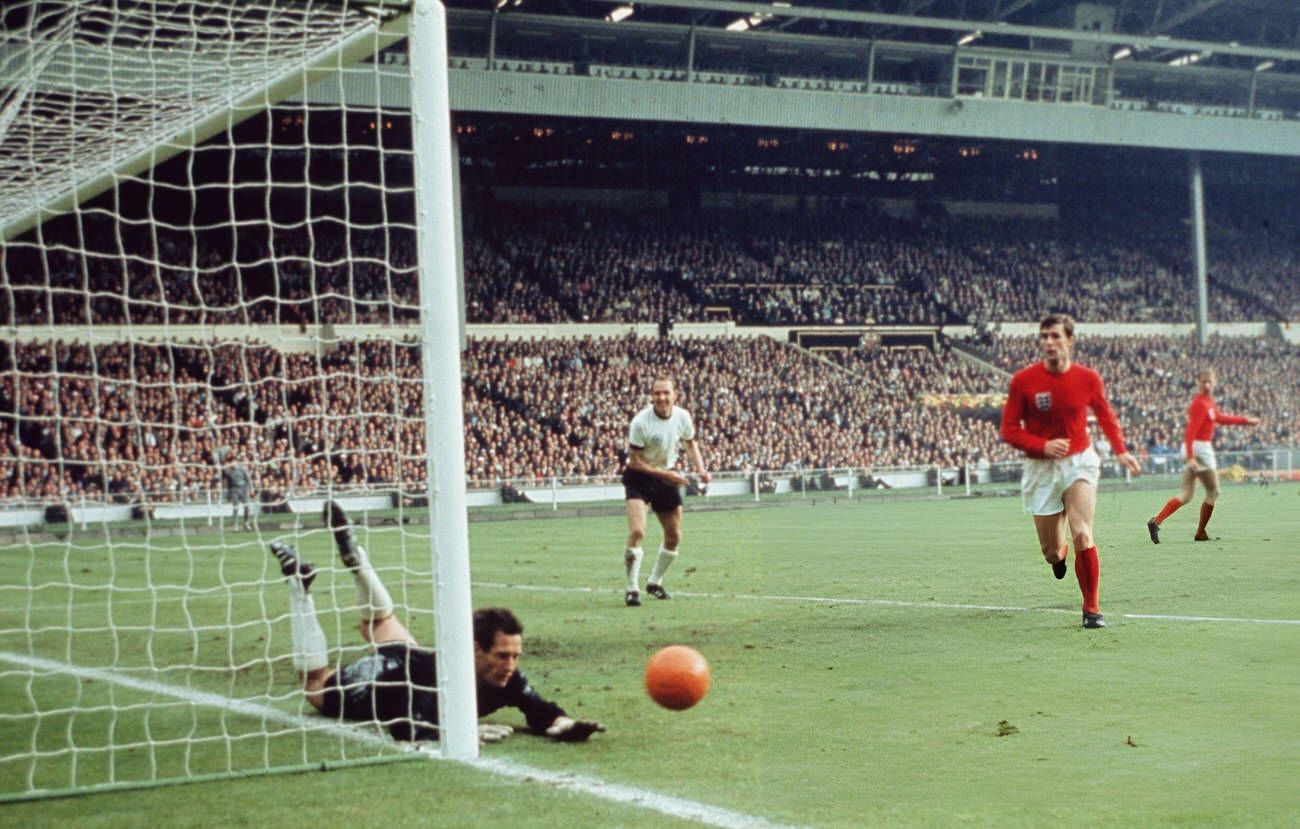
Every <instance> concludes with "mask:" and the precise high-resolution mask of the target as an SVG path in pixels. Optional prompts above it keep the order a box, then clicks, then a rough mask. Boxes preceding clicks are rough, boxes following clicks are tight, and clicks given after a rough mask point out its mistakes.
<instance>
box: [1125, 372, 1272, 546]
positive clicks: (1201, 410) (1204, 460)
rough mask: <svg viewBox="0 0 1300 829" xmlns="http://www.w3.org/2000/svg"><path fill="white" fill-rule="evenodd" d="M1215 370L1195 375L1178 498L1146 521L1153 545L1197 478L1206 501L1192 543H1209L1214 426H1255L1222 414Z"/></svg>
mask: <svg viewBox="0 0 1300 829" xmlns="http://www.w3.org/2000/svg"><path fill="white" fill-rule="evenodd" d="M1215 381H1216V378H1215V375H1214V369H1212V368H1207V369H1205V370H1204V371H1202V372H1201V373H1200V374H1198V375H1197V376H1196V388H1197V394H1196V396H1195V397H1193V398H1192V405H1191V407H1190V408H1188V410H1187V431H1186V432H1184V436H1183V460H1184V461H1185V462H1186V464H1187V465H1186V466H1184V467H1183V480H1182V487H1181V488H1180V490H1179V492H1178V494H1177V495H1175V496H1174V497H1173V498H1170V499H1169V500H1168V501H1166V502H1165V505H1164V507H1163V508H1162V509H1161V510H1160V514H1159V515H1157V516H1156V517H1155V518H1152V519H1151V520H1150V521H1148V522H1147V532H1148V533H1150V534H1151V542H1152V543H1153V544H1159V543H1160V525H1161V524H1162V523H1163V522H1164V520H1165V519H1166V518H1168V517H1169V516H1171V515H1173V514H1174V512H1175V511H1176V510H1177V509H1178V508H1179V507H1181V506H1182V505H1183V504H1186V503H1187V502H1188V501H1190V500H1192V494H1193V493H1194V492H1195V490H1196V481H1197V479H1198V478H1199V479H1200V481H1201V486H1203V487H1204V488H1205V500H1204V501H1203V502H1202V503H1201V518H1200V523H1198V524H1197V525H1196V535H1195V536H1193V540H1194V541H1209V540H1210V536H1209V534H1208V533H1206V532H1205V527H1206V525H1207V524H1209V523H1210V516H1211V515H1213V514H1214V505H1215V503H1216V502H1218V500H1219V472H1218V465H1217V464H1216V463H1215V460H1214V427H1215V426H1217V425H1218V424H1220V423H1226V424H1234V425H1240V426H1255V425H1258V423H1259V418H1257V417H1253V416H1249V417H1248V416H1245V415H1232V414H1225V413H1224V412H1221V411H1219V407H1218V404H1216V403H1215V402H1214V384H1215Z"/></svg>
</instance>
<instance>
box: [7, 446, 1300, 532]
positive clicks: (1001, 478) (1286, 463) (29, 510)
mask: <svg viewBox="0 0 1300 829" xmlns="http://www.w3.org/2000/svg"><path fill="white" fill-rule="evenodd" d="M1297 451H1298V450H1297V448H1296V447H1283V448H1275V449H1266V450H1252V451H1220V452H1219V453H1218V462H1219V476H1220V479H1221V480H1222V481H1224V482H1225V483H1235V482H1254V483H1262V484H1268V483H1273V482H1279V481H1300V471H1298V470H1297V469H1296V465H1295V461H1296V457H1297ZM1140 462H1141V465H1142V472H1141V475H1140V477H1141V478H1142V480H1144V481H1146V482H1147V483H1148V484H1149V485H1152V486H1156V485H1161V484H1165V485H1168V486H1171V487H1172V486H1177V480H1178V478H1179V476H1180V475H1181V474H1182V466H1183V465H1182V460H1181V458H1180V457H1179V456H1178V455H1177V454H1175V453H1158V454H1153V455H1143V456H1142V457H1141V459H1140ZM1020 471H1021V463H1020V462H1019V461H1014V462H1005V463H987V462H980V463H975V464H968V465H965V466H890V467H877V466H870V467H859V466H840V467H828V468H822V469H779V470H777V469H772V470H747V471H723V472H715V473H713V474H712V480H711V482H710V483H709V485H708V486H707V487H701V486H699V481H698V480H697V479H695V478H694V477H692V478H691V481H692V483H691V484H690V486H688V487H687V488H686V496H687V503H688V505H694V504H700V503H707V502H709V501H727V500H731V501H754V502H759V503H761V502H763V501H766V500H779V499H788V498H816V497H819V496H822V497H825V496H834V497H844V498H860V497H869V496H879V497H887V496H889V495H890V494H895V493H897V494H909V495H922V496H931V497H939V498H942V497H962V496H977V495H1010V494H1016V493H1017V492H1018V491H1019V486H1020ZM1102 478H1103V480H1106V479H1110V480H1114V479H1123V480H1124V481H1125V482H1132V481H1133V476H1132V475H1131V474H1130V473H1129V471H1128V470H1127V469H1125V468H1124V467H1123V466H1121V465H1120V464H1119V463H1118V462H1116V461H1115V460H1114V459H1113V458H1107V459H1105V460H1103V462H1102ZM327 499H333V500H337V501H339V502H340V503H341V504H342V505H343V506H344V508H345V509H347V510H348V511H349V512H350V513H352V514H354V515H364V514H365V513H369V512H391V511H393V510H396V509H398V508H399V507H402V508H405V509H408V510H411V509H413V510H422V509H423V508H424V507H426V506H427V504H428V498H427V495H426V494H425V493H424V492H423V490H422V489H420V488H416V487H411V486H407V487H406V488H404V489H402V488H398V487H392V486H389V487H385V486H382V485H374V486H368V487H350V488H347V489H333V490H330V491H321V490H309V491H304V492H296V493H291V494H289V495H288V496H276V497H271V496H269V495H268V496H266V497H263V498H261V499H255V501H254V503H252V504H251V505H250V508H251V511H252V516H253V519H254V520H255V521H256V520H260V519H261V518H263V517H268V516H269V517H273V518H275V519H276V520H277V521H284V520H289V521H291V522H293V523H311V522H314V521H316V520H318V518H319V516H320V513H321V507H322V506H323V505H324V503H325V501H326V500H327ZM622 500H623V486H622V483H621V482H620V480H619V476H617V475H605V476H578V477H558V476H552V477H534V478H526V479H525V478H510V479H492V480H470V481H468V482H467V490H466V503H467V505H468V506H469V507H470V508H472V509H473V508H491V507H498V506H502V505H508V504H534V505H537V506H538V507H539V508H542V509H545V508H549V509H551V510H553V511H554V510H558V509H560V507H561V506H572V505H576V504H593V503H599V502H617V501H622ZM235 512H236V509H235V507H234V506H233V505H232V504H229V503H226V502H225V501H224V500H223V498H222V492H221V490H194V491H189V492H185V493H174V492H171V493H154V494H145V495H138V494H136V495H126V494H122V495H119V496H117V497H116V498H113V499H108V500H102V499H95V498H89V497H83V498H79V499H73V500H66V501H60V500H57V499H45V500H35V499H8V500H3V501H0V528H6V529H9V530H13V531H21V530H23V529H27V530H35V529H40V528H42V527H53V526H60V527H61V526H72V527H78V528H81V529H86V528H88V527H90V526H92V525H94V526H100V525H114V524H126V523H128V522H135V523H137V524H140V523H146V524H148V523H152V522H158V523H161V524H177V523H179V524H186V525H188V526H190V527H191V528H193V529H196V530H202V529H204V528H212V529H221V528H224V527H225V526H226V525H227V524H231V525H235V524H242V522H243V508H242V507H240V508H239V509H238V520H235Z"/></svg>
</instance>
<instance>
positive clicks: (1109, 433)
mask: <svg viewBox="0 0 1300 829" xmlns="http://www.w3.org/2000/svg"><path fill="white" fill-rule="evenodd" d="M1092 376H1093V384H1092V402H1091V403H1089V404H1088V408H1090V409H1092V413H1093V414H1095V415H1096V416H1097V425H1098V426H1100V427H1101V431H1102V434H1104V435H1105V436H1106V440H1108V441H1110V448H1111V451H1112V452H1114V453H1115V454H1116V455H1123V454H1124V453H1125V452H1127V451H1128V447H1127V445H1126V444H1125V442H1124V430H1123V429H1121V428H1120V426H1119V418H1118V417H1116V416H1115V410H1114V409H1112V408H1111V407H1110V401H1109V400H1107V399H1106V389H1105V387H1104V385H1103V384H1102V381H1101V375H1100V374H1097V373H1096V372H1093V375H1092Z"/></svg>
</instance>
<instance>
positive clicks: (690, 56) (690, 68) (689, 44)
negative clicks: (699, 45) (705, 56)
mask: <svg viewBox="0 0 1300 829" xmlns="http://www.w3.org/2000/svg"><path fill="white" fill-rule="evenodd" d="M694 78H695V19H694V18H692V19H691V33H690V35H689V36H688V37H687V39H686V82H687V83H690V82H691V81H692V80H693V79H694Z"/></svg>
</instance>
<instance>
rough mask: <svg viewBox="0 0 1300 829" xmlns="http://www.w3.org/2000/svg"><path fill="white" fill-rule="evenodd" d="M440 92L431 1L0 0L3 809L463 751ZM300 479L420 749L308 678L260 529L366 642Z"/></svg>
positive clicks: (467, 746)
mask: <svg viewBox="0 0 1300 829" xmlns="http://www.w3.org/2000/svg"><path fill="white" fill-rule="evenodd" d="M448 100H449V96H448V90H447V48H446V22H445V11H444V9H443V7H442V5H441V3H440V2H438V0H415V2H401V3H395V2H390V1H389V0H369V2H365V3H358V2H351V0H333V1H331V2H322V1H321V0H209V2H205V3H196V2H181V0H149V2H122V0H68V2H64V3H50V2H37V1H36V0H31V2H21V3H17V4H5V5H4V7H3V9H0V270H2V274H0V275H2V276H3V281H2V282H0V802H3V801H7V800H18V799H29V798H38V797H45V796H51V795H55V794H58V795H65V794H70V793H81V792H90V791H99V790H103V789H106V788H130V787H140V786H149V785H158V784H166V783H172V782H183V781H194V780H206V779H214V778H223V777H232V776H239V777H242V776H247V775H250V774H265V773H273V772H278V771H283V770H302V769H315V768H335V767H339V766H343V765H352V764H366V763H374V762H387V761H391V760H398V759H407V758H410V757H413V756H429V755H430V754H440V755H442V756H446V757H451V758H457V759H467V758H473V757H475V756H477V751H478V741H477V730H476V728H475V723H476V720H477V712H476V703H475V688H474V679H473V675H474V674H473V646H472V630H471V615H472V607H471V598H470V584H469V566H468V531H467V525H466V497H465V478H464V468H465V461H464V435H463V412H462V402H461V398H460V345H459V344H460V341H461V337H460V332H459V308H458V306H459V300H458V299H457V295H458V285H457V266H458V262H457V254H456V251H457V249H458V245H457V244H456V242H457V239H456V227H455V208H456V201H457V193H456V186H455V178H454V175H453V170H452V166H451V165H452V159H453V148H452V146H451V141H452V131H451V123H450V113H449V108H448ZM236 467H238V468H240V469H241V470H242V471H239V472H235V471H234V470H235V468H236ZM241 481H246V486H244V485H241V484H240V482H241ZM245 490H247V492H246V494H245V492H244V491H245ZM329 501H336V502H338V503H340V504H342V505H343V506H345V507H346V508H347V510H348V513H349V515H350V517H351V518H352V520H353V522H354V523H355V525H356V526H355V532H356V535H357V538H358V539H359V540H360V541H361V542H362V544H363V545H364V546H365V548H366V549H367V552H368V555H369V559H370V561H371V563H372V564H373V567H374V571H375V573H376V574H377V575H378V577H379V578H380V579H381V580H382V581H383V583H384V584H385V585H386V587H387V589H388V592H389V593H390V594H391V597H392V600H393V610H394V614H395V615H396V616H397V617H398V618H399V619H400V620H401V621H403V622H404V623H405V624H406V625H407V627H408V628H410V630H411V632H412V633H413V635H414V636H415V637H416V638H417V639H419V640H420V642H421V643H422V644H425V645H428V646H432V648H433V649H434V650H435V652H436V659H437V669H438V671H437V673H438V689H437V690H438V701H439V706H440V711H439V718H440V723H441V740H440V741H439V742H438V743H434V744H431V745H430V746H428V747H426V748H427V750H425V751H412V750H411V746H410V745H409V744H404V743H401V742H397V741H394V740H393V739H391V738H390V737H389V736H388V732H387V731H386V730H385V729H384V728H383V727H381V726H377V725H375V724H369V723H350V722H345V721H341V720H339V719H334V718H329V717H324V716H322V715H320V714H319V713H318V712H317V711H316V709H315V708H314V707H313V705H312V704H311V703H310V700H309V699H308V696H307V694H305V692H304V688H303V683H302V678H301V675H300V673H299V669H300V668H302V667H303V665H304V664H306V663H303V662H301V661H300V660H299V657H300V656H301V653H302V650H303V648H302V647H301V645H302V642H301V641H300V639H301V637H299V636H298V635H297V634H296V633H294V630H295V628H294V624H295V620H297V619H301V618H304V611H303V607H304V605H303V603H302V601H300V599H301V595H300V594H297V593H294V592H293V589H292V587H291V586H290V585H289V584H288V583H287V582H286V579H285V578H284V577H283V576H282V574H281V566H280V563H279V562H278V560H277V559H276V558H275V557H274V556H273V555H272V554H271V549H270V548H271V545H272V543H273V542H284V543H288V544H292V545H294V546H295V547H296V548H297V550H298V553H299V556H300V557H301V558H303V559H306V560H310V561H311V562H312V563H313V564H314V565H315V567H316V568H317V570H316V576H315V580H314V582H312V583H311V585H310V590H309V592H310V595H311V599H312V602H311V604H310V609H311V613H310V614H306V615H309V616H311V617H312V618H314V619H315V620H316V621H317V622H318V623H319V628H320V630H321V633H322V634H323V637H324V639H325V645H326V648H327V650H326V654H327V658H328V664H329V665H330V666H334V667H337V666H340V665H343V664H346V663H348V662H350V661H352V660H355V659H357V658H358V657H360V656H362V655H364V654H366V653H367V652H368V646H367V645H366V644H365V642H364V641H362V639H361V637H360V636H359V635H358V618H359V617H358V613H364V612H365V611H366V606H365V603H364V601H363V599H362V597H361V590H360V588H359V586H358V585H354V580H355V579H354V576H353V574H352V573H351V572H349V570H348V569H347V568H346V567H345V566H344V565H343V564H341V563H340V559H339V556H338V555H337V553H336V551H335V541H334V538H333V535H332V533H331V532H330V531H329V529H328V528H327V527H326V526H325V525H324V523H323V521H322V518H321V511H322V507H323V505H324V504H326V503H327V502H329ZM294 597H297V598H294ZM313 641H314V640H313Z"/></svg>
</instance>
